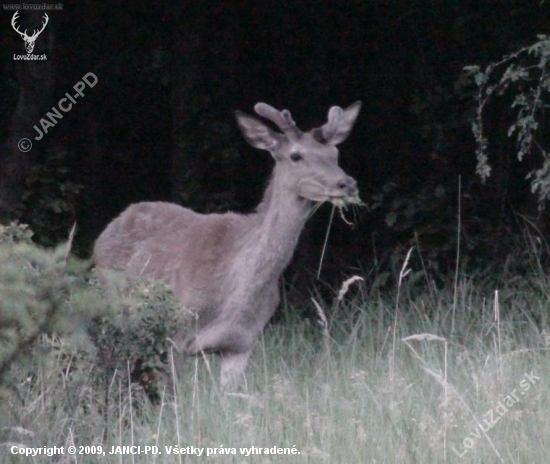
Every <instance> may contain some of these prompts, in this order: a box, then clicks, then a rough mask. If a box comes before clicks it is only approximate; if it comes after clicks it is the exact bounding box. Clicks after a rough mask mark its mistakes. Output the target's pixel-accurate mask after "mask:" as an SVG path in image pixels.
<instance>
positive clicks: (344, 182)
mask: <svg viewBox="0 0 550 464" xmlns="http://www.w3.org/2000/svg"><path fill="white" fill-rule="evenodd" d="M338 188H339V189H340V190H343V191H344V192H346V195H349V196H355V195H357V194H358V193H359V192H358V190H357V181H356V180H355V179H354V178H353V177H350V176H346V177H343V178H342V179H340V180H339V181H338Z"/></svg>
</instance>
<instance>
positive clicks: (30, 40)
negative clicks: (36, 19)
mask: <svg viewBox="0 0 550 464" xmlns="http://www.w3.org/2000/svg"><path fill="white" fill-rule="evenodd" d="M18 14H19V11H16V12H15V14H14V15H13V18H11V26H12V27H13V29H14V30H15V32H17V33H18V34H19V35H20V36H21V38H22V39H23V40H24V41H25V48H26V50H27V54H31V53H32V51H33V50H34V43H35V42H36V39H37V38H38V36H39V35H40V33H41V32H42V31H43V30H44V28H45V27H46V24H48V21H49V20H50V18H48V15H47V14H46V13H44V19H45V21H44V22H43V23H42V29H40V30H39V31H38V30H36V29H35V31H34V33H33V35H31V36H28V35H27V29H25V32H21V31H20V30H19V28H18V27H17V26H16V25H15V21H16V20H17V18H18V16H17V15H18Z"/></svg>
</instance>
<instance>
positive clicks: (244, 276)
mask: <svg viewBox="0 0 550 464" xmlns="http://www.w3.org/2000/svg"><path fill="white" fill-rule="evenodd" d="M360 108H361V102H360V101H357V102H355V103H354V104H352V105H351V106H349V107H348V108H346V109H342V108H340V107H338V106H333V107H331V108H330V110H329V112H328V120H327V122H326V123H325V124H324V125H322V126H321V127H317V128H313V129H311V130H310V131H308V132H302V131H301V130H300V129H299V128H298V127H297V126H296V123H295V122H294V120H293V119H292V116H291V114H290V112H289V111H288V110H282V111H279V110H277V109H275V108H273V107H272V106H270V105H268V104H266V103H257V104H256V105H255V106H254V110H255V112H256V113H257V114H258V115H259V116H261V117H262V118H264V119H265V120H267V121H269V122H271V123H273V124H274V125H275V126H276V128H277V129H279V130H275V129H274V128H272V127H270V126H269V125H267V124H265V122H264V121H261V120H259V119H257V118H256V117H253V116H249V115H248V114H246V113H243V112H240V111H236V112H235V116H236V119H237V123H238V126H239V128H240V130H241V132H242V134H243V135H244V138H245V139H246V141H247V142H248V143H249V144H250V145H252V147H255V148H258V149H260V150H265V151H268V152H269V153H270V154H271V156H272V157H273V159H274V161H275V165H274V168H273V171H272V174H271V178H270V180H269V182H268V185H267V188H266V189H265V192H264V194H263V198H262V200H261V202H260V204H259V205H258V206H257V207H256V209H255V210H254V211H253V212H251V213H249V214H237V213H234V212H226V213H210V214H200V213H197V212H195V211H192V210H191V209H188V208H184V207H182V206H179V205H177V204H174V203H168V202H140V203H135V204H132V205H130V206H129V207H128V208H127V209H126V210H124V211H123V212H122V213H121V214H120V215H119V216H118V217H117V218H115V219H114V220H113V221H112V222H111V223H110V224H108V226H107V227H106V229H105V230H104V231H103V232H102V233H101V235H100V236H99V238H98V239H97V240H96V243H95V246H94V260H95V264H96V267H97V268H99V269H119V270H121V271H122V272H123V273H124V274H125V275H127V276H130V277H132V278H138V277H142V276H147V277H150V278H153V279H159V280H163V281H164V283H165V284H167V285H168V286H169V287H170V288H172V289H173V291H174V294H175V296H176V297H177V299H178V300H179V301H178V302H179V303H181V305H182V308H185V309H186V310H190V311H192V312H193V313H194V314H195V327H194V330H192V331H191V333H189V334H187V335H186V336H185V337H184V338H183V340H182V343H181V346H180V347H179V348H180V351H181V352H182V353H183V355H184V356H192V355H195V356H197V355H200V354H203V355H204V354H212V353H214V354H218V355H220V356H221V360H220V366H221V367H220V370H221V386H222V387H224V388H229V387H231V386H234V385H239V384H242V382H243V380H246V378H245V370H246V367H247V364H248V361H249V358H250V355H251V353H252V351H253V349H254V347H255V345H256V344H257V342H258V340H259V338H260V336H261V334H262V332H263V330H264V328H265V326H266V325H267V323H268V321H269V320H270V319H271V317H272V315H273V314H274V312H275V310H276V308H277V306H278V304H279V300H280V296H279V280H280V278H281V275H282V273H283V271H284V269H285V268H286V267H287V265H288V264H289V261H290V259H291V257H292V255H293V253H294V250H295V248H296V246H297V242H298V238H299V236H300V233H301V231H302V229H303V228H304V226H305V223H306V221H307V219H308V217H309V216H310V214H311V212H312V210H313V208H314V206H315V205H318V204H319V203H322V202H330V203H332V204H333V205H336V206H338V207H344V206H347V205H349V204H357V203H360V200H359V191H358V188H357V182H356V181H355V179H353V178H352V177H350V176H348V175H347V174H346V173H345V172H344V171H343V170H342V168H340V167H339V165H338V153H339V151H338V148H337V146H338V145H339V144H341V143H342V142H344V140H346V138H347V137H348V135H349V134H350V132H351V129H352V127H353V125H354V123H355V120H356V118H357V116H358V114H359V111H360Z"/></svg>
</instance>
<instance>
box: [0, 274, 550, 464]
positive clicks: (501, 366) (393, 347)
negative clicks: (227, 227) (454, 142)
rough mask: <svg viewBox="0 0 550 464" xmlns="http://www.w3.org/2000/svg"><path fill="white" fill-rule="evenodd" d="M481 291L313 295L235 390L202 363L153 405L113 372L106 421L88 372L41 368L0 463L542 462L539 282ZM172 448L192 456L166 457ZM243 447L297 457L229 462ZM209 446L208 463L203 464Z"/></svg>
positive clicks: (545, 389)
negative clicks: (140, 449) (224, 387)
mask: <svg viewBox="0 0 550 464" xmlns="http://www.w3.org/2000/svg"><path fill="white" fill-rule="evenodd" d="M479 282H480V279H479V278H471V277H467V276H461V277H460V278H459V279H458V281H457V283H456V285H451V286H450V288H440V289H435V288H434V287H430V290H429V291H428V290H427V289H426V290H422V288H421V289H420V290H419V288H418V283H416V284H415V287H414V288H412V287H409V285H408V282H407V277H406V276H403V278H402V281H401V283H400V291H399V298H398V292H397V289H395V290H394V291H387V292H384V293H381V292H375V291H371V289H369V288H368V287H367V286H366V285H365V284H364V283H362V282H355V283H354V284H353V285H352V290H351V291H350V292H349V293H348V294H347V295H346V297H344V298H343V299H341V301H338V300H337V298H336V297H335V299H334V302H322V301H321V302H320V301H318V299H317V300H316V303H317V305H318V307H319V308H320V309H321V311H322V312H323V314H324V316H325V322H323V323H321V324H320V323H319V321H308V320H297V319H294V320H293V317H292V314H288V315H287V316H288V317H286V318H285V319H286V322H285V323H284V324H281V325H274V326H271V327H269V328H268V330H267V331H266V333H265V335H264V337H263V338H262V339H261V341H260V344H259V346H258V348H257V349H256V350H255V353H254V355H253V358H252V360H251V365H250V367H249V370H248V372H247V385H246V386H245V387H243V388H242V389H240V390H237V391H233V392H222V391H220V389H219V386H218V385H219V383H218V366H217V360H216V359H215V358H208V359H200V358H197V359H188V360H187V361H186V362H185V363H184V365H183V367H182V369H181V370H180V371H179V372H178V378H179V380H178V381H177V382H174V381H173V380H167V381H166V383H165V385H164V388H163V389H162V391H161V397H160V401H159V403H158V404H152V403H151V402H150V401H149V400H148V399H147V398H146V396H145V395H144V394H143V392H142V391H141V390H140V389H139V387H137V386H136V385H132V384H128V383H127V382H125V381H122V380H121V377H120V376H117V375H114V376H113V378H112V379H111V381H110V384H109V392H110V395H111V397H112V398H114V399H115V401H112V402H111V405H110V406H109V407H110V410H109V411H108V414H107V417H108V420H107V422H106V421H105V417H106V414H105V411H104V410H102V407H104V403H102V402H101V401H100V395H101V394H102V393H101V392H100V391H96V390H95V387H94V386H93V384H92V383H91V382H87V381H86V379H87V373H81V375H79V376H78V381H74V380H71V379H70V378H69V377H68V376H67V375H65V374H64V373H63V372H64V368H65V367H66V362H67V360H66V359H58V360H57V362H58V365H57V366H56V365H55V363H54V362H52V361H50V363H49V364H48V365H43V366H41V367H40V368H39V369H38V370H37V371H36V372H35V373H34V375H33V377H32V378H29V379H27V380H26V381H25V383H24V384H21V385H19V386H18V395H17V397H11V399H10V402H9V404H6V403H4V404H2V405H1V410H2V411H1V415H0V426H1V427H2V429H1V432H0V434H1V436H0V438H1V439H0V462H2V463H11V462H14V463H16V462H33V463H46V462H48V463H49V462H54V461H52V459H53V458H51V457H44V456H37V457H35V458H32V459H31V458H25V457H20V456H14V455H12V454H11V453H10V447H11V446H13V445H14V444H21V445H25V446H28V447H44V446H65V447H67V446H69V445H71V444H74V445H75V446H77V447H78V446H86V445H88V446H90V445H101V446H102V447H103V449H104V450H105V451H106V455H105V456H102V457H101V458H98V457H97V456H91V455H88V456H86V455H77V456H74V457H70V458H69V456H65V457H64V458H63V459H64V460H61V461H59V462H78V463H88V462H90V463H92V462H94V463H95V462H104V463H151V462H155V463H174V462H183V463H185V462H197V461H199V460H208V459H212V460H217V461H218V462H235V463H241V462H247V463H248V462H250V463H278V462H285V463H286V462H296V463H299V462H308V463H325V462H326V463H340V462H342V463H343V462H345V463H367V462H368V463H370V462H372V463H388V462H399V463H443V462H449V463H454V462H468V463H483V464H486V463H493V462H495V463H496V462H506V463H533V462H546V460H547V456H548V455H550V438H549V437H550V415H549V414H548V411H549V410H550V354H549V350H550V329H549V328H548V323H547V322H548V307H549V305H548V296H549V293H548V288H549V287H548V281H547V278H546V277H545V276H544V275H539V276H538V277H535V278H534V277H530V278H529V279H527V278H526V279H520V278H517V279H515V280H513V281H511V282H510V285H509V286H508V287H507V286H506V285H505V284H503V285H501V287H500V288H499V289H498V292H496V291H494V290H492V289H490V287H489V286H488V285H480V284H479ZM426 285H427V284H426ZM453 308H454V327H453V329H454V330H451V325H452V321H451V311H452V310H453ZM525 374H527V375H528V377H526V376H525ZM529 379H531V380H529ZM525 382H528V386H529V389H524V387H525V385H526V384H525ZM522 386H523V387H522ZM514 395H515V396H516V397H517V398H518V399H517V401H513V404H511V403H512V401H511V398H512V399H513V398H514ZM505 403H506V404H508V406H507V407H506V409H507V410H506V411H504V409H503V407H501V405H503V404H505ZM490 411H493V413H492V414H491V412H490ZM499 412H500V415H499ZM491 421H492V422H495V421H496V422H495V423H494V424H492V422H491ZM480 424H481V426H480ZM117 445H120V446H123V445H125V446H130V445H141V446H145V445H149V446H153V445H154V446H158V447H159V450H160V452H161V453H162V454H159V455H155V456H153V455H151V454H148V455H129V454H127V455H110V454H109V451H111V447H112V446H117ZM175 446H179V447H181V448H186V447H188V446H194V447H195V448H204V450H203V455H202V457H201V458H197V457H191V456H188V455H169V454H167V452H166V450H167V448H165V447H175ZM252 446H254V447H257V448H272V447H274V446H277V447H280V448H291V449H292V448H293V447H295V449H296V450H297V451H298V452H299V453H300V454H296V455H271V454H269V455H264V454H251V455H249V456H246V455H244V454H242V453H241V450H240V448H247V449H250V447H252ZM207 448H210V449H211V450H210V452H211V454H212V453H213V451H212V450H214V449H215V450H217V451H216V455H215V456H214V455H211V456H210V457H208V458H207V457H205V455H206V453H207ZM232 448H234V449H235V453H236V454H222V455H220V454H219V451H220V449H223V450H224V451H227V450H229V452H231V451H232V450H231V449H232Z"/></svg>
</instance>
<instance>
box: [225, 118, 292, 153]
mask: <svg viewBox="0 0 550 464" xmlns="http://www.w3.org/2000/svg"><path fill="white" fill-rule="evenodd" d="M235 116H236V118H237V122H238V123H239V127H240V129H241V132H242V133H243V135H244V138H245V139H246V141H247V142H248V143H249V144H250V145H252V146H253V147H255V148H259V149H260V150H268V151H270V152H273V150H276V149H277V148H278V147H279V146H280V145H281V143H282V142H283V139H284V135H282V134H278V133H277V132H275V131H273V130H271V129H270V128H269V127H267V126H266V125H265V124H264V123H262V122H260V121H258V120H257V119H256V118H253V117H252V116H249V115H248V114H245V113H242V112H240V111H235Z"/></svg>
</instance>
